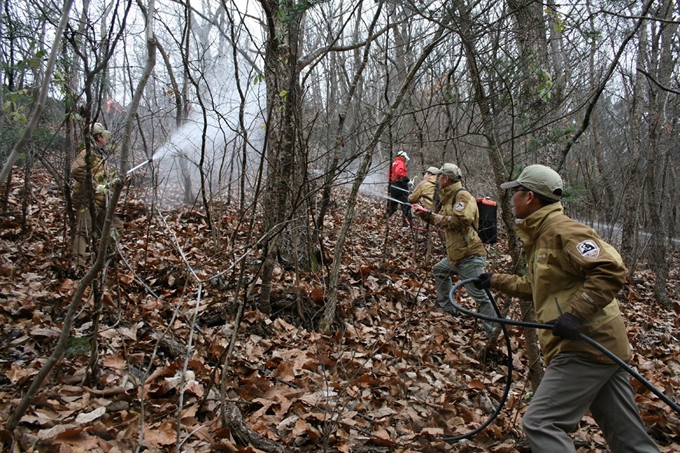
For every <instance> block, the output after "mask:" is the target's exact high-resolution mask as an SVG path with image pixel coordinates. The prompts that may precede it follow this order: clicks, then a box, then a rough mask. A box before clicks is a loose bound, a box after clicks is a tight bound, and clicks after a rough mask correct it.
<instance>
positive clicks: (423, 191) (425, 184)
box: [408, 175, 437, 217]
mask: <svg viewBox="0 0 680 453" xmlns="http://www.w3.org/2000/svg"><path fill="white" fill-rule="evenodd" d="M436 189H437V175H430V176H427V177H426V178H425V179H423V180H422V181H421V182H420V184H418V185H417V186H416V188H415V189H414V190H413V193H412V194H411V195H409V196H408V202H409V203H420V204H422V205H423V206H424V207H426V208H427V209H430V210H431V209H432V205H433V204H434V193H435V190H436ZM423 214H424V215H427V213H423ZM421 217H422V215H421Z"/></svg>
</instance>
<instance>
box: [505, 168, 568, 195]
mask: <svg viewBox="0 0 680 453" xmlns="http://www.w3.org/2000/svg"><path fill="white" fill-rule="evenodd" d="M518 186H522V187H526V188H527V189H529V190H531V191H532V192H536V193H537V194H540V195H543V196H544V197H546V198H549V199H551V200H560V199H561V198H562V189H563V185H562V178H561V177H560V175H559V174H558V173H557V172H556V171H555V170H553V169H552V168H548V167H546V166H545V165H539V164H535V165H529V166H528V167H526V168H525V169H524V170H522V173H520V175H519V178H517V179H515V180H514V181H509V182H504V183H503V184H501V189H512V188H513V187H518Z"/></svg>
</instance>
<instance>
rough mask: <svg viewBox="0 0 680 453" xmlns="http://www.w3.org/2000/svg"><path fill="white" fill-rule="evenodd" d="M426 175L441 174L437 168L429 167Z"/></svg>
mask: <svg viewBox="0 0 680 453" xmlns="http://www.w3.org/2000/svg"><path fill="white" fill-rule="evenodd" d="M425 173H431V174H433V175H438V174H439V173H441V172H440V171H439V169H438V168H437V167H429V168H428V169H427V170H425Z"/></svg>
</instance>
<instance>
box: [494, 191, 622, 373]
mask: <svg viewBox="0 0 680 453" xmlns="http://www.w3.org/2000/svg"><path fill="white" fill-rule="evenodd" d="M515 230H516V231H517V234H518V235H519V236H520V238H521V239H522V240H523V241H524V253H525V255H526V258H527V268H528V269H527V271H528V272H527V275H526V276H525V277H520V276H517V275H508V274H494V276H493V278H492V280H491V286H492V287H493V288H495V289H497V290H499V291H502V292H504V293H506V294H509V295H511V296H514V297H519V298H521V299H525V300H532V301H533V304H534V309H535V311H536V317H537V319H538V322H541V323H546V322H548V321H551V320H554V319H555V318H557V317H558V316H559V315H560V310H561V311H562V312H563V313H571V314H572V315H574V316H576V317H577V318H578V319H580V320H582V321H583V322H584V324H583V326H582V328H581V332H583V333H584V334H586V335H587V336H589V337H590V338H592V339H593V340H595V341H597V342H598V343H600V344H601V345H602V346H604V347H605V348H607V349H608V350H609V351H611V352H612V353H614V354H615V355H617V356H618V357H619V358H620V359H621V360H624V361H629V360H630V358H631V351H630V344H629V343H628V337H627V335H626V328H625V326H624V324H623V318H622V316H621V313H620V312H619V305H618V303H617V301H616V298H615V297H616V294H617V293H618V292H619V291H620V290H621V288H622V287H623V284H624V283H625V278H626V268H625V266H624V264H623V260H622V259H621V256H620V255H619V253H618V252H617V251H616V250H615V249H614V247H612V246H611V245H609V244H607V243H606V242H604V241H603V240H602V239H601V238H600V237H599V236H598V234H597V233H596V232H595V231H594V230H593V229H592V228H590V227H588V226H586V225H583V224H582V223H579V222H577V221H575V220H572V219H570V218H569V217H567V216H566V215H564V213H563V209H562V204H561V203H554V204H551V205H548V206H544V207H543V208H541V209H539V210H538V211H536V212H534V213H533V214H531V215H530V216H528V217H527V218H525V219H524V220H523V221H521V223H518V224H517V225H516V226H515ZM558 304H559V308H558ZM538 336H539V342H540V344H541V350H542V351H543V355H544V357H545V360H546V364H548V363H550V360H551V359H552V358H553V357H554V356H555V354H558V353H561V352H565V353H576V354H579V355H582V356H585V357H586V358H588V359H590V360H594V361H597V362H605V363H611V359H609V358H608V357H606V356H605V355H604V354H602V353H601V352H600V351H598V350H597V349H595V348H593V347H592V346H590V345H589V344H587V343H585V342H584V341H581V340H573V341H572V340H567V339H563V338H561V337H558V336H555V335H553V334H552V331H550V330H545V329H541V330H540V331H539V334H538Z"/></svg>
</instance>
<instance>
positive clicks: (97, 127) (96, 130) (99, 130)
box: [90, 123, 111, 138]
mask: <svg viewBox="0 0 680 453" xmlns="http://www.w3.org/2000/svg"><path fill="white" fill-rule="evenodd" d="M90 133H91V134H92V135H103V136H104V137H106V138H109V137H111V132H110V131H108V130H106V128H105V127H104V125H102V123H94V124H93V125H92V129H90Z"/></svg>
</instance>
